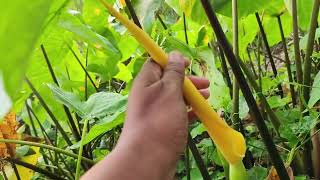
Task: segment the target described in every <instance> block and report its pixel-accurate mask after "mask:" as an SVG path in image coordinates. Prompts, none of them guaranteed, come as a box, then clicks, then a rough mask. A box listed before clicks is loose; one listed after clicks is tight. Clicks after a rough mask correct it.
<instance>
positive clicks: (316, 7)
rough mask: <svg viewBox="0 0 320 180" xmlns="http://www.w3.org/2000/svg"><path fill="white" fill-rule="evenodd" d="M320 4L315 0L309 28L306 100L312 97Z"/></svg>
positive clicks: (305, 70) (319, 0) (305, 80)
mask: <svg viewBox="0 0 320 180" xmlns="http://www.w3.org/2000/svg"><path fill="white" fill-rule="evenodd" d="M319 5H320V0H314V4H313V10H312V16H311V22H310V28H309V35H308V43H307V50H306V59H305V61H304V68H303V72H304V73H303V84H304V85H305V86H303V88H302V89H303V97H304V100H305V101H306V102H308V101H309V98H310V87H309V86H311V69H312V67H311V62H312V58H311V56H312V53H313V48H314V42H315V34H316V29H317V22H318V14H319Z"/></svg>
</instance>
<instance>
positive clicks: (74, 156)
mask: <svg viewBox="0 0 320 180" xmlns="http://www.w3.org/2000/svg"><path fill="white" fill-rule="evenodd" d="M0 142H2V143H13V144H21V145H27V146H35V147H40V148H44V149H49V150H52V151H54V152H57V153H61V154H65V155H67V156H70V157H73V158H78V155H77V154H74V153H72V152H69V151H67V150H64V149H60V148H57V147H54V146H49V145H46V144H41V143H36V142H30V141H21V140H14V139H0ZM81 159H82V161H85V162H87V163H88V164H91V165H94V164H95V161H93V160H91V159H88V158H85V157H82V158H81Z"/></svg>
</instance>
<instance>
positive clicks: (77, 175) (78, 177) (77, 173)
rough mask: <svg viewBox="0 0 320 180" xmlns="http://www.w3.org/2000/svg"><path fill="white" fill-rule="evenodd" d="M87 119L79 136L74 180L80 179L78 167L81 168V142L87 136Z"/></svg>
mask: <svg viewBox="0 0 320 180" xmlns="http://www.w3.org/2000/svg"><path fill="white" fill-rule="evenodd" d="M88 122H89V119H85V121H84V125H83V128H82V135H81V141H80V148H79V154H78V160H77V168H76V178H75V179H76V180H78V179H80V166H81V159H82V152H83V145H82V144H83V141H84V138H85V136H86V134H87V127H88Z"/></svg>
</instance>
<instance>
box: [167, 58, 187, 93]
mask: <svg viewBox="0 0 320 180" xmlns="http://www.w3.org/2000/svg"><path fill="white" fill-rule="evenodd" d="M168 58H169V59H168V64H167V66H166V67H165V69H164V72H163V78H162V80H163V81H165V82H168V83H170V82H171V83H173V84H176V85H177V87H182V85H183V81H184V75H185V73H184V70H185V66H186V65H187V60H186V59H185V58H184V57H183V56H182V55H181V54H180V53H179V52H172V53H170V54H169V57H168Z"/></svg>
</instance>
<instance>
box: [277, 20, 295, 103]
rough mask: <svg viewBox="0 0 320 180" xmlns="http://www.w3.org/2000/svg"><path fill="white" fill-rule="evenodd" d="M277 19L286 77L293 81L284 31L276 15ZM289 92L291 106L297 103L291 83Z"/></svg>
mask: <svg viewBox="0 0 320 180" xmlns="http://www.w3.org/2000/svg"><path fill="white" fill-rule="evenodd" d="M277 19H278V24H279V29H280V35H281V40H282V47H283V51H284V58H285V60H286V66H287V71H288V79H289V82H290V83H293V78H292V74H291V63H290V59H289V55H288V49H287V43H286V38H285V37H284V32H283V28H282V23H281V17H280V16H277ZM290 93H291V98H292V106H293V107H294V106H296V104H297V100H296V94H295V92H294V86H293V84H290Z"/></svg>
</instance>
